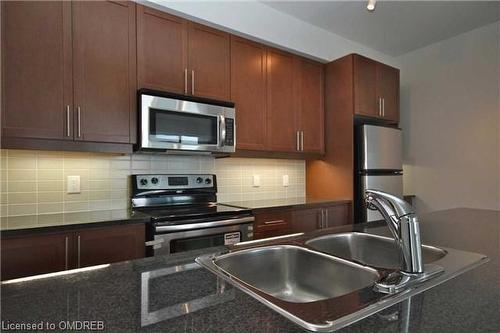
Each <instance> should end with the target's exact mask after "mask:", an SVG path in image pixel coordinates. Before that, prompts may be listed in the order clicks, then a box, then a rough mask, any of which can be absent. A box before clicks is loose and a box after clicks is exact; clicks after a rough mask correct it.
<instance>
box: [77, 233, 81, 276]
mask: <svg viewBox="0 0 500 333" xmlns="http://www.w3.org/2000/svg"><path fill="white" fill-rule="evenodd" d="M80 252H81V251H80V235H78V268H80Z"/></svg>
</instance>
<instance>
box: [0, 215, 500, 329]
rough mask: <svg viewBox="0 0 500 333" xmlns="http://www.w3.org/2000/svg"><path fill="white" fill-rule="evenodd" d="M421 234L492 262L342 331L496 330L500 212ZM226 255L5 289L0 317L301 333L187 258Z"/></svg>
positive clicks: (374, 227)
mask: <svg viewBox="0 0 500 333" xmlns="http://www.w3.org/2000/svg"><path fill="white" fill-rule="evenodd" d="M352 229H354V230H358V231H366V232H370V233H375V234H387V233H388V229H387V227H385V226H383V225H381V224H370V225H355V226H344V227H341V228H339V229H338V231H346V230H352ZM421 229H422V239H423V243H424V244H433V245H441V246H445V247H450V248H457V249H462V250H466V251H474V252H480V253H483V254H486V255H488V256H489V257H490V258H491V261H490V262H489V263H487V264H485V265H482V266H480V267H479V268H476V269H474V270H472V271H469V272H467V273H465V274H463V275H461V276H459V277H457V278H454V279H452V280H450V281H448V282H446V283H443V284H441V285H439V286H437V287H435V288H432V289H430V290H428V291H426V292H424V293H422V294H419V295H418V296H414V297H412V300H411V303H410V306H409V308H405V309H409V311H402V310H403V306H402V304H396V305H394V306H392V307H390V308H388V309H385V310H383V311H381V312H379V313H377V314H374V315H372V316H370V317H367V318H365V319H363V320H361V321H359V322H357V323H354V324H352V325H350V326H348V327H346V328H344V329H341V330H339V332H412V333H413V332H422V333H424V332H425V333H428V332H439V333H444V332H454V333H455V332H499V331H500V320H499V317H498V313H499V312H498V311H499V309H500V282H499V279H498V276H500V212H499V211H490V210H473V209H453V210H447V211H441V212H435V213H432V214H427V215H423V216H421ZM331 230H332V231H333V230H334V229H331ZM223 249H225V248H212V249H205V250H203V251H197V252H188V253H183V254H177V255H172V256H169V257H165V256H159V257H154V258H145V259H139V260H134V261H129V262H122V263H117V264H112V265H109V266H101V267H99V268H97V269H94V270H89V271H86V272H80V273H75V274H70V275H64V276H58V277H50V278H44V279H39V280H32V281H25V282H18V283H12V284H2V286H1V292H2V298H1V308H2V320H3V322H4V323H11V324H12V323H14V324H15V323H27V322H30V323H40V322H42V323H43V324H45V323H49V324H54V325H56V327H58V325H64V323H63V324H60V322H61V321H84V320H93V321H102V323H103V325H104V328H105V329H106V331H108V332H137V331H140V332H187V331H189V332H303V331H304V330H303V329H302V328H300V327H299V326H296V325H295V324H293V323H292V322H290V321H289V320H287V319H285V318H284V317H282V316H280V315H279V314H277V313H275V312H274V311H272V310H271V309H269V308H267V307H266V306H264V305H262V304H261V303H259V302H258V301H256V300H254V299H253V298H251V297H250V296H247V295H246V294H244V293H243V292H241V291H239V290H236V289H234V288H233V287H231V286H230V285H228V284H225V283H223V282H221V281H220V280H219V281H218V279H217V277H216V276H215V275H213V274H211V273H210V272H208V271H206V270H205V269H203V268H199V267H198V266H197V265H196V264H194V262H193V260H194V258H195V257H197V256H198V255H200V254H202V253H209V252H216V251H220V250H223ZM408 315H409V317H408ZM408 318H409V320H406V319H408ZM405 324H406V326H405ZM45 325H46V324H45Z"/></svg>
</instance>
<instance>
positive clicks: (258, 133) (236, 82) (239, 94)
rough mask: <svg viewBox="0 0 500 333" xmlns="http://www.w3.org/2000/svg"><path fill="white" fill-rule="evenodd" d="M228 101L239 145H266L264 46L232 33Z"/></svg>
mask: <svg viewBox="0 0 500 333" xmlns="http://www.w3.org/2000/svg"><path fill="white" fill-rule="evenodd" d="M231 101H233V102H234V103H235V105H236V118H237V121H238V131H237V133H236V135H237V140H236V145H237V148H238V149H249V150H264V149H266V140H267V128H266V49H265V47H264V46H263V45H260V44H257V43H252V42H250V41H247V40H245V39H242V38H238V37H234V36H231Z"/></svg>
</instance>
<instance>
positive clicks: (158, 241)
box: [146, 238, 165, 246]
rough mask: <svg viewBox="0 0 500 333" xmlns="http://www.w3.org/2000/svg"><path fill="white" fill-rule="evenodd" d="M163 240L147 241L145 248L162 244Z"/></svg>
mask: <svg viewBox="0 0 500 333" xmlns="http://www.w3.org/2000/svg"><path fill="white" fill-rule="evenodd" d="M164 241H165V240H163V239H161V238H159V239H155V240H151V241H147V242H146V246H155V245H160V244H161V243H163V242H164Z"/></svg>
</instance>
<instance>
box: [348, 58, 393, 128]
mask: <svg viewBox="0 0 500 333" xmlns="http://www.w3.org/2000/svg"><path fill="white" fill-rule="evenodd" d="M352 57H354V68H353V73H354V114H356V115H361V116H367V117H372V118H377V119H380V120H384V121H387V122H390V123H397V122H399V70H398V69H396V68H393V67H390V66H387V65H384V64H382V63H379V62H377V61H375V60H372V59H368V58H365V57H363V56H360V55H357V54H353V55H352Z"/></svg>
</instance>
